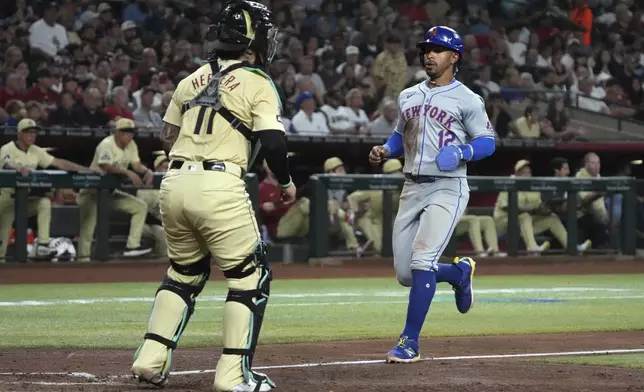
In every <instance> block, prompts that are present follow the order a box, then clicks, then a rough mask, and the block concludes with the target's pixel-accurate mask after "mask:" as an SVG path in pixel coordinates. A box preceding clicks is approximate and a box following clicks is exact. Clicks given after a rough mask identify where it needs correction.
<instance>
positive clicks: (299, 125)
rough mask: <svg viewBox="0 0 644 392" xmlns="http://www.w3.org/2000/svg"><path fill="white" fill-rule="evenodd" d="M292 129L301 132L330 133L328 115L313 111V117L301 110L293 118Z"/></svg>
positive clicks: (311, 133)
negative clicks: (327, 123) (327, 122)
mask: <svg viewBox="0 0 644 392" xmlns="http://www.w3.org/2000/svg"><path fill="white" fill-rule="evenodd" d="M290 129H291V130H292V131H295V132H296V133H299V134H310V135H328V134H329V127H328V126H327V125H326V117H324V114H322V113H320V112H313V114H312V115H311V117H310V118H309V116H308V115H307V114H306V113H304V112H303V111H301V110H300V111H299V112H297V113H296V114H295V116H293V119H292V120H291V126H290Z"/></svg>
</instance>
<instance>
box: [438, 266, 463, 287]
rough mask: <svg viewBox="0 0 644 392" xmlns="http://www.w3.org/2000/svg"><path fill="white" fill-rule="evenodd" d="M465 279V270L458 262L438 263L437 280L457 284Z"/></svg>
mask: <svg viewBox="0 0 644 392" xmlns="http://www.w3.org/2000/svg"><path fill="white" fill-rule="evenodd" d="M461 279H463V271H461V269H460V268H458V266H457V265H456V264H438V272H437V273H436V282H437V283H441V282H447V283H449V284H451V285H455V284H457V283H458V282H460V281H461Z"/></svg>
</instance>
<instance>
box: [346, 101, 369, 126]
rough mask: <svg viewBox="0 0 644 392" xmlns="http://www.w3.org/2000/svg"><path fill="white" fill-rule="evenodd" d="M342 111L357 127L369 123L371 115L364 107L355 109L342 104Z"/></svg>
mask: <svg viewBox="0 0 644 392" xmlns="http://www.w3.org/2000/svg"><path fill="white" fill-rule="evenodd" d="M340 113H342V114H343V115H344V116H345V117H347V118H348V119H349V121H350V122H351V124H353V125H354V126H355V127H357V128H360V127H361V126H363V125H367V124H369V117H367V113H365V111H364V110H362V109H359V110H358V111H355V110H353V109H351V108H350V107H347V106H340Z"/></svg>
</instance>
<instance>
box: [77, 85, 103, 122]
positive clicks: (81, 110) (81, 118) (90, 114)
mask: <svg viewBox="0 0 644 392" xmlns="http://www.w3.org/2000/svg"><path fill="white" fill-rule="evenodd" d="M102 106H103V96H102V95H101V93H100V92H99V91H98V89H97V88H94V87H90V88H88V89H87V90H85V92H84V93H83V103H82V104H79V105H76V107H75V108H74V109H73V113H74V119H76V124H77V125H78V126H80V127H83V128H102V127H106V126H107V125H108V123H109V122H110V116H108V115H107V113H105V112H104V111H103V107H102Z"/></svg>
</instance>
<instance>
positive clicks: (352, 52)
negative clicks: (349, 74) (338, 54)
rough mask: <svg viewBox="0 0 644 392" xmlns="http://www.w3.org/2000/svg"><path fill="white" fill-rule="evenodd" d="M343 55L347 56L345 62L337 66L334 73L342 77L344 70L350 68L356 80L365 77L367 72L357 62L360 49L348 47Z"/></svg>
mask: <svg viewBox="0 0 644 392" xmlns="http://www.w3.org/2000/svg"><path fill="white" fill-rule="evenodd" d="M345 53H346V56H347V57H346V61H345V62H344V63H342V64H340V65H338V66H337V68H336V69H335V71H336V73H338V74H341V75H342V74H344V72H343V71H344V68H345V67H350V68H351V69H352V70H353V73H354V74H355V77H356V78H357V79H362V78H363V77H364V76H365V74H366V72H367V70H366V69H365V67H363V66H362V65H360V64H359V63H358V60H359V58H360V49H358V48H357V47H355V46H348V47H347V49H346V51H345Z"/></svg>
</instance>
